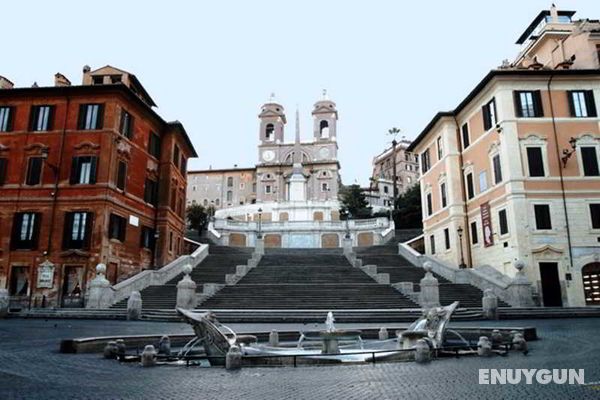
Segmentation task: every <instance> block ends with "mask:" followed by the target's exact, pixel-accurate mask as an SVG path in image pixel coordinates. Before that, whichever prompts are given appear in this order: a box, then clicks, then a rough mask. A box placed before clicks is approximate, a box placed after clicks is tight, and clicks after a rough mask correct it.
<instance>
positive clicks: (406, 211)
mask: <svg viewBox="0 0 600 400" xmlns="http://www.w3.org/2000/svg"><path fill="white" fill-rule="evenodd" d="M393 216H394V223H395V224H396V228H397V229H404V228H423V215H422V210H421V188H420V187H419V185H413V186H411V187H410V188H409V189H408V190H407V191H406V192H404V193H403V194H401V195H400V196H398V198H397V199H396V207H395V210H394V214H393Z"/></svg>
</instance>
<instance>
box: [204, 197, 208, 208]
mask: <svg viewBox="0 0 600 400" xmlns="http://www.w3.org/2000/svg"><path fill="white" fill-rule="evenodd" d="M206 206H208V200H207V199H204V207H206Z"/></svg>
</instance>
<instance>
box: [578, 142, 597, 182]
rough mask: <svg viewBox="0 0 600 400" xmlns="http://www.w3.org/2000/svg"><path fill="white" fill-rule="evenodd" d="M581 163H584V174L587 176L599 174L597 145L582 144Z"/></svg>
mask: <svg viewBox="0 0 600 400" xmlns="http://www.w3.org/2000/svg"><path fill="white" fill-rule="evenodd" d="M581 163H582V165H583V175H585V176H599V175H600V171H599V169H598V154H597V153H596V147H593V146H582V147H581Z"/></svg>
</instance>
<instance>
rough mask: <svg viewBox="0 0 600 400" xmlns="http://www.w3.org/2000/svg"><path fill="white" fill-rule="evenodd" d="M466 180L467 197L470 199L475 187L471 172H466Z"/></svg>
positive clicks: (473, 195)
mask: <svg viewBox="0 0 600 400" xmlns="http://www.w3.org/2000/svg"><path fill="white" fill-rule="evenodd" d="M466 181H467V199H472V198H473V197H475V188H474V186H473V174H472V173H470V172H469V173H468V174H467V176H466Z"/></svg>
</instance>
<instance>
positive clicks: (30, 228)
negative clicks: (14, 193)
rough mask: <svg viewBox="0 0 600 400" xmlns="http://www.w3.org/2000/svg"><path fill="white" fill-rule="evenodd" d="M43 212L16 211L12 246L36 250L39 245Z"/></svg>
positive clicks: (13, 247) (16, 248)
mask: <svg viewBox="0 0 600 400" xmlns="http://www.w3.org/2000/svg"><path fill="white" fill-rule="evenodd" d="M41 219H42V214H41V213H36V212H22V213H16V214H15V215H14V217H13V230H12V238H11V243H10V244H11V248H12V249H15V250H19V249H23V250H34V249H36V248H37V245H38V238H39V232H40V226H41Z"/></svg>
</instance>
